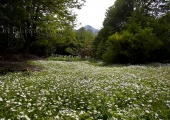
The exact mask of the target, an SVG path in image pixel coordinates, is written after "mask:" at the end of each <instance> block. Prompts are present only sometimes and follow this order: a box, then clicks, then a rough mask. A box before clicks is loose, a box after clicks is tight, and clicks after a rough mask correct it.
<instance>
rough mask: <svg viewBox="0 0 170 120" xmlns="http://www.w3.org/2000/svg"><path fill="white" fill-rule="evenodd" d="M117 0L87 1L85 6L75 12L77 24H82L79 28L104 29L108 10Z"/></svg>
mask: <svg viewBox="0 0 170 120" xmlns="http://www.w3.org/2000/svg"><path fill="white" fill-rule="evenodd" d="M114 2H115V0H86V3H85V6H83V7H82V9H80V10H75V13H76V14H77V15H78V16H77V23H81V25H79V26H78V27H77V28H80V27H84V26H85V25H91V26H92V27H94V28H96V29H101V28H102V23H103V21H104V18H105V13H106V10H107V9H108V8H109V7H110V6H112V5H113V4H114Z"/></svg>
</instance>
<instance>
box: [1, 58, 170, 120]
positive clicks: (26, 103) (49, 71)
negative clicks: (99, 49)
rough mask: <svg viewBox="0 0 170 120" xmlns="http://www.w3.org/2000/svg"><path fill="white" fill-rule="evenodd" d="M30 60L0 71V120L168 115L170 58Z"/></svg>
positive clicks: (164, 118)
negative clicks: (105, 62) (147, 61)
mask: <svg viewBox="0 0 170 120" xmlns="http://www.w3.org/2000/svg"><path fill="white" fill-rule="evenodd" d="M31 63H32V64H34V65H39V66H41V67H43V70H42V71H34V72H31V71H27V72H16V73H8V74H6V75H1V76H0V120H14V119H15V120H21V119H22V120H32V119H34V120H36V119H37V120H142V119H143V120H146V119H147V120H170V64H153V65H124V66H123V65H112V66H102V65H101V64H100V63H96V64H91V63H90V62H88V61H77V62H66V61H53V60H39V61H32V62H31Z"/></svg>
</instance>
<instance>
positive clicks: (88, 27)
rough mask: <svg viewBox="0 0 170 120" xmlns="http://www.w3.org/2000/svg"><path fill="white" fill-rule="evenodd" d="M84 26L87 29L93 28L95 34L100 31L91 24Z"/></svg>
mask: <svg viewBox="0 0 170 120" xmlns="http://www.w3.org/2000/svg"><path fill="white" fill-rule="evenodd" d="M84 28H85V29H86V30H91V31H92V32H93V33H94V34H95V35H97V34H98V32H99V30H98V29H95V28H93V27H92V26H90V25H86V26H85V27H84Z"/></svg>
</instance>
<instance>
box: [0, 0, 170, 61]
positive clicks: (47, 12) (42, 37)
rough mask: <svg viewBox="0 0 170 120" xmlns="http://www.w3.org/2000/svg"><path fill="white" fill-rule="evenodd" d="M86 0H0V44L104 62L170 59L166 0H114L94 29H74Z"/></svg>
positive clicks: (169, 12)
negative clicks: (77, 15)
mask: <svg viewBox="0 0 170 120" xmlns="http://www.w3.org/2000/svg"><path fill="white" fill-rule="evenodd" d="M84 3H85V0H76V1H75V0H53V1H52V0H41V1H39V0H18V1H14V0H7V1H4V0H2V1H1V2H0V48H3V49H4V48H5V49H10V50H12V51H14V52H21V51H22V53H23V56H26V54H28V53H30V54H35V55H38V56H41V57H42V56H44V57H48V56H50V55H52V54H62V55H74V56H81V57H82V58H84V57H85V56H89V57H93V58H95V59H102V60H103V61H104V62H106V63H132V64H136V63H148V62H168V61H169V60H170V49H169V48H170V1H169V0H116V2H115V4H114V5H112V6H111V7H109V8H108V10H107V11H106V16H105V19H104V21H103V27H102V29H101V30H100V31H99V33H98V35H97V36H96V35H94V34H93V32H92V31H90V30H86V29H85V28H84V27H82V28H80V29H78V30H75V26H76V22H75V21H76V15H75V14H74V12H73V9H75V8H76V9H81V8H82V6H83V5H84Z"/></svg>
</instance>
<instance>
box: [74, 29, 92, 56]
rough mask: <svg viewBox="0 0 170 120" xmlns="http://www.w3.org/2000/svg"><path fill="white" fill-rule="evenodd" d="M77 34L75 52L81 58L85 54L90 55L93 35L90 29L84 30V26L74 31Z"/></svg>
mask: <svg viewBox="0 0 170 120" xmlns="http://www.w3.org/2000/svg"><path fill="white" fill-rule="evenodd" d="M76 34H77V45H78V46H77V53H76V55H80V56H81V57H82V58H84V57H85V56H92V50H93V42H94V39H95V35H94V34H93V32H92V31H90V30H85V28H84V27H82V28H80V29H78V30H77V31H76Z"/></svg>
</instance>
